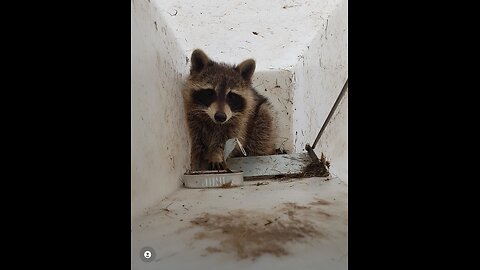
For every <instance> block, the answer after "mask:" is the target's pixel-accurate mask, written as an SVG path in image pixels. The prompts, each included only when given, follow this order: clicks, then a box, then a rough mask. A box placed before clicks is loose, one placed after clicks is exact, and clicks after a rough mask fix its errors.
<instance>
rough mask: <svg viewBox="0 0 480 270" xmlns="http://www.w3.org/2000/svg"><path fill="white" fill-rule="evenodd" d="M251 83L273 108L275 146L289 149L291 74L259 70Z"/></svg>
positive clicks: (291, 102)
mask: <svg viewBox="0 0 480 270" xmlns="http://www.w3.org/2000/svg"><path fill="white" fill-rule="evenodd" d="M252 85H253V86H254V87H255V89H256V90H257V91H258V92H259V93H260V94H262V95H264V96H265V97H267V98H268V100H269V101H270V103H271V104H272V106H273V110H274V123H275V134H276V138H275V148H280V149H281V150H287V151H291V149H292V148H293V138H292V136H291V124H290V123H291V122H292V117H293V114H292V110H293V109H292V104H293V94H292V88H293V83H292V74H291V73H290V71H286V70H275V71H259V72H256V73H255V75H254V76H253V80H252Z"/></svg>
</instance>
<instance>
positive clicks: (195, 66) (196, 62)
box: [190, 49, 210, 73]
mask: <svg viewBox="0 0 480 270" xmlns="http://www.w3.org/2000/svg"><path fill="white" fill-rule="evenodd" d="M191 59H192V66H191V67H190V73H194V72H200V71H202V69H203V68H205V67H206V66H207V64H208V62H209V61H210V60H209V59H208V56H207V55H206V54H205V53H204V52H203V51H202V50H200V49H196V50H194V51H193V52H192V57H191Z"/></svg>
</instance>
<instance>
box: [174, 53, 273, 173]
mask: <svg viewBox="0 0 480 270" xmlns="http://www.w3.org/2000/svg"><path fill="white" fill-rule="evenodd" d="M254 71H255V61H254V60H253V59H248V60H245V61H243V62H242V63H240V64H239V65H234V66H231V65H227V64H224V63H217V62H214V61H212V60H211V59H209V58H208V56H207V55H206V54H205V53H204V52H203V51H201V50H199V49H197V50H195V51H193V53H192V56H191V68H190V76H189V78H188V80H187V82H186V84H185V88H184V90H183V98H184V105H185V111H186V114H187V122H188V127H189V131H190V137H191V141H192V148H191V169H192V170H206V169H210V170H212V169H215V170H219V169H226V164H225V163H224V161H223V148H224V145H225V142H226V141H227V140H228V139H230V138H234V137H236V138H238V139H239V140H240V143H241V144H242V145H243V147H244V148H245V151H246V152H247V155H249V156H259V155H271V154H274V152H275V148H274V143H273V138H274V131H273V117H272V108H271V104H270V103H269V102H268V100H267V98H265V97H264V96H262V95H260V94H259V93H258V92H257V91H256V90H255V89H254V88H253V87H252V81H251V79H252V75H253V73H254ZM239 155H240V151H239V150H238V149H235V150H234V152H233V153H232V156H239Z"/></svg>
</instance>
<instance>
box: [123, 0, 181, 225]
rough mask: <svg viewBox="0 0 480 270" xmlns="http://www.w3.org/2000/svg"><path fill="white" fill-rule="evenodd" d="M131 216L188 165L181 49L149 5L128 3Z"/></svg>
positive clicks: (175, 182)
mask: <svg viewBox="0 0 480 270" xmlns="http://www.w3.org/2000/svg"><path fill="white" fill-rule="evenodd" d="M131 8H132V10H131V16H132V18H131V39H132V40H131V45H132V48H131V50H132V51H131V57H132V58H131V65H132V71H131V72H132V74H131V76H132V86H131V87H132V163H131V166H132V168H131V169H132V183H131V187H132V194H131V195H132V220H133V219H134V218H135V217H137V216H139V215H141V214H142V213H143V212H144V211H145V210H147V207H149V206H151V205H154V204H155V203H156V202H158V201H159V200H161V199H163V198H165V197H166V196H167V195H169V194H170V193H171V192H173V191H174V190H176V189H177V188H178V187H179V186H180V183H181V180H180V177H181V175H182V174H183V173H184V172H185V170H186V169H187V165H188V164H189V150H188V149H189V146H188V138H187V137H188V134H187V127H186V122H185V117H184V110H183V100H182V95H181V88H182V83H183V81H184V79H185V78H186V59H185V56H184V54H183V50H182V49H179V48H178V47H177V45H176V43H175V37H174V35H173V33H172V31H171V29H169V27H167V25H166V24H165V23H164V19H163V18H162V15H161V14H160V12H158V10H157V8H156V7H155V5H153V4H152V3H149V2H148V1H132V7H131Z"/></svg>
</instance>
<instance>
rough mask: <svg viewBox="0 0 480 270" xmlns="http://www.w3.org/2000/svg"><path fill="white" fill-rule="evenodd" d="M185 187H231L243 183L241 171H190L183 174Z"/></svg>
mask: <svg viewBox="0 0 480 270" xmlns="http://www.w3.org/2000/svg"><path fill="white" fill-rule="evenodd" d="M183 183H184V185H185V187H186V188H231V187H237V186H241V185H243V172H242V171H232V172H228V171H226V170H220V171H191V172H189V173H186V174H184V175H183Z"/></svg>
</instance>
